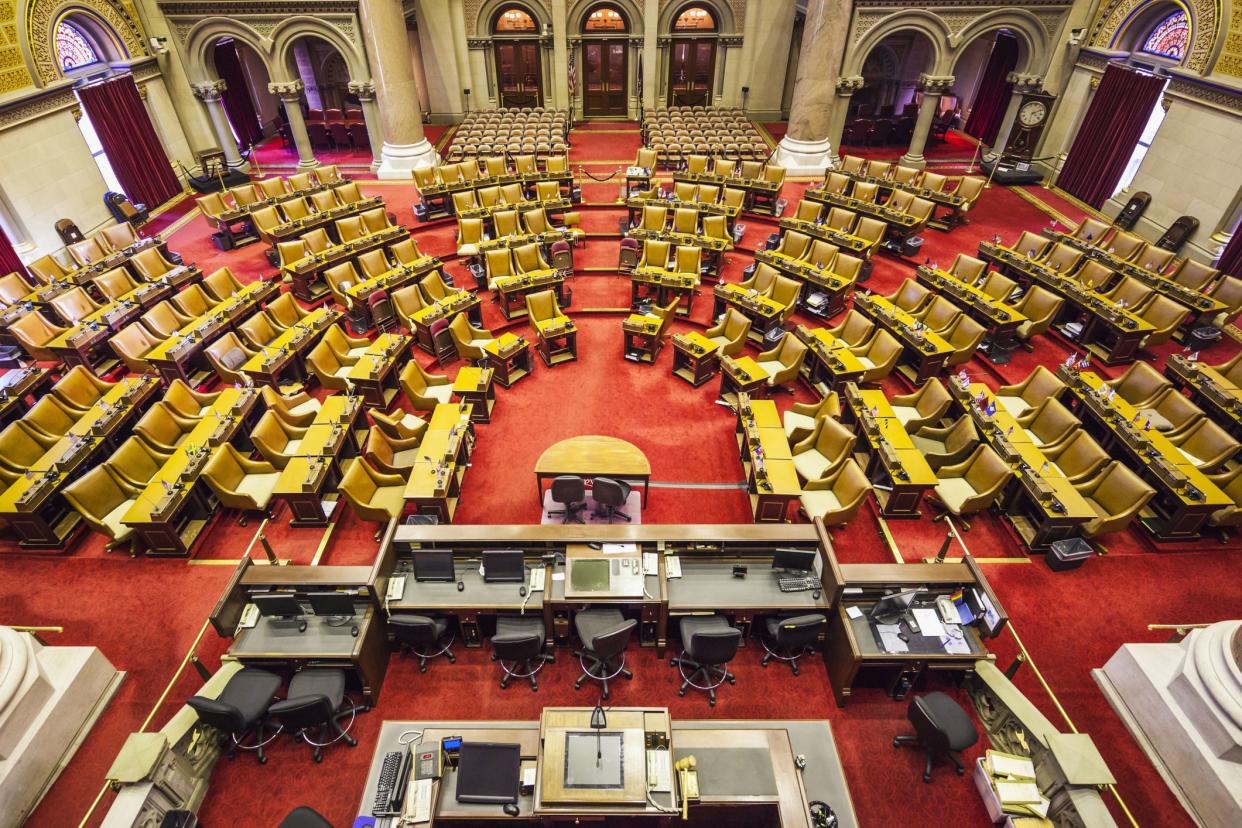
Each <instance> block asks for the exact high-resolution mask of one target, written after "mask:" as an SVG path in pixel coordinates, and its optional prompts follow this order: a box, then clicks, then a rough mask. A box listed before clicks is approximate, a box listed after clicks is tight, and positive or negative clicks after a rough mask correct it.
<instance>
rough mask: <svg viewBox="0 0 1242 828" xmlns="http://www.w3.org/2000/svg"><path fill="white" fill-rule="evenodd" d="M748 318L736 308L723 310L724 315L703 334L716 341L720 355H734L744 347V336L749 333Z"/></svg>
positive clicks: (749, 323)
mask: <svg viewBox="0 0 1242 828" xmlns="http://www.w3.org/2000/svg"><path fill="white" fill-rule="evenodd" d="M750 325H751V322H750V318H749V317H748V316H746V314H744V313H742V312H741V311H739V310H737V309H736V308H728V309H726V310H725V313H724V317H723V318H722V319H721V320H720V321H719V322H717V323H716V324H715V325H713V326H712V327H710V328H708V329H707V330H706V331H704V332H703V335H704V336H705V337H707V338H708V339H710V340H711V341H712V342H714V343H716V345H717V346H718V348H717V353H718V354H719V355H720V356H734V355H735V354H739V353H741V352H742V349H743V348H744V347H746V337H747V336H749V335H750Z"/></svg>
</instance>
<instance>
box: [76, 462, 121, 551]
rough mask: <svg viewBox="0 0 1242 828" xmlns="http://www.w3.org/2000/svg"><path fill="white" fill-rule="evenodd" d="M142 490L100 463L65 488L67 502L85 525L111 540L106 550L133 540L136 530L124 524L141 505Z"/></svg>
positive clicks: (106, 465) (105, 464)
mask: <svg viewBox="0 0 1242 828" xmlns="http://www.w3.org/2000/svg"><path fill="white" fill-rule="evenodd" d="M139 492H140V490H139V489H137V488H136V487H134V486H131V485H129V484H128V483H126V482H125V481H124V480H122V479H121V478H120V477H118V476H117V475H116V474H115V473H114V472H112V471H111V470H110V469H109V468H108V464H107V463H101V464H100V465H98V466H96V467H95V468H93V469H91V470H90V471H88V472H87V473H86V474H84V475H82V476H81V477H79V478H78V479H77V480H75V481H73V482H72V483H70V484H69V485H68V486H66V487H65V488H64V492H63V494H64V496H65V500H67V501H69V505H70V506H72V507H73V509H74V511H76V512H77V513H78V514H80V515H81V516H82V519H83V520H85V521H86V525H87V526H89V527H91V529H93V530H95V531H96V532H99V533H100V534H102V535H103V536H105V537H106V538H108V545H107V549H109V550H113V549H117V548H119V547H121V546H123V545H125V544H128V543H130V542H131V541H132V540H133V539H134V530H133V529H132V528H130V527H129V526H126V525H125V524H123V523H121V520H122V519H123V518H124V517H125V513H126V512H128V511H129V510H130V507H132V506H133V505H134V504H135V503H137V502H138V494H139Z"/></svg>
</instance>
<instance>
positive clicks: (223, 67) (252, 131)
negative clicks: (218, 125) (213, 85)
mask: <svg viewBox="0 0 1242 828" xmlns="http://www.w3.org/2000/svg"><path fill="white" fill-rule="evenodd" d="M214 57H215V61H216V71H217V72H219V73H220V77H221V78H222V79H223V80H224V83H225V90H224V96H223V97H222V98H221V100H222V102H223V103H224V112H225V114H226V115H228V116H229V123H230V124H232V125H233V131H234V132H235V133H237V139H238V140H239V141H241V143H242V145H243V146H251V145H252V144H257V143H259V139H261V138H262V137H263V128H262V126H260V124H259V114H258V113H257V112H255V109H254V101H253V100H251V98H250V86H249V84H247V83H246V73H245V72H244V71H243V70H242V65H241V58H240V57H239V56H238V54H237V45H236V44H234V43H233V41H231V40H229V41H224V42H221V43H217V44H216V49H215V55H214Z"/></svg>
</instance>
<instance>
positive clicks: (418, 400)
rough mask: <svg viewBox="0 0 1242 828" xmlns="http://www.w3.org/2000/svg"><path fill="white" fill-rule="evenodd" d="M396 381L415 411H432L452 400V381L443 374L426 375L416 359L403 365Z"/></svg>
mask: <svg viewBox="0 0 1242 828" xmlns="http://www.w3.org/2000/svg"><path fill="white" fill-rule="evenodd" d="M397 381H398V382H399V383H400V384H401V390H402V391H404V392H405V396H406V398H407V399H409V401H410V403H411V404H412V405H413V406H414V410H415V411H433V410H435V407H436V406H437V405H439V404H441V403H446V402H449V401H450V400H451V399H452V398H453V383H452V381H451V380H450V379H449V378H448V377H446V376H445V375H443V374H429V373H427V371H426V370H425V369H424V368H423V366H421V365H419V364H418V360H416V359H411V360H410V361H409V362H407V363H406V364H405V367H404V368H402V369H401V374H400V376H398V377H397Z"/></svg>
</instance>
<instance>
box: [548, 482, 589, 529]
mask: <svg viewBox="0 0 1242 828" xmlns="http://www.w3.org/2000/svg"><path fill="white" fill-rule="evenodd" d="M552 501H553V502H554V503H559V504H561V505H562V506H564V507H565V508H564V509H556V510H554V511H549V512H548V517H556V516H557V515H561V516H562V517H563V519H562V520H561V523H585V521H584V520H583V519H582V513H583V512H584V511H586V507H587V503H586V484H585V483H583V481H582V478H581V477H577V476H575V475H568V474H563V475H561V476H559V477H554V478H552Z"/></svg>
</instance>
